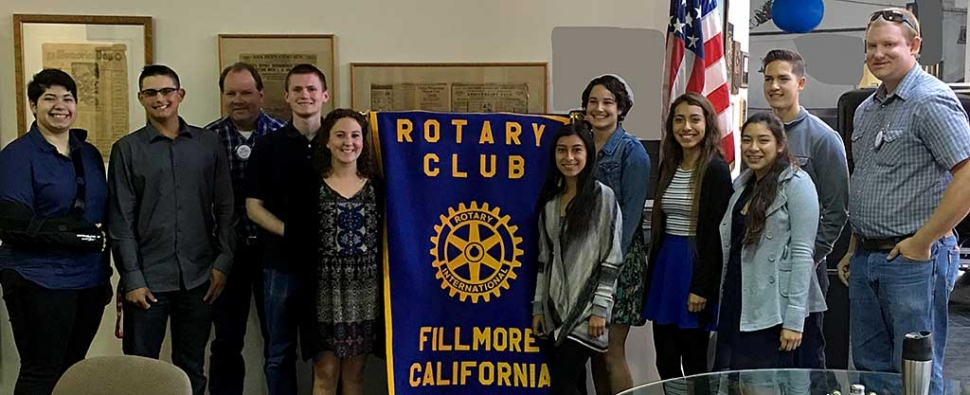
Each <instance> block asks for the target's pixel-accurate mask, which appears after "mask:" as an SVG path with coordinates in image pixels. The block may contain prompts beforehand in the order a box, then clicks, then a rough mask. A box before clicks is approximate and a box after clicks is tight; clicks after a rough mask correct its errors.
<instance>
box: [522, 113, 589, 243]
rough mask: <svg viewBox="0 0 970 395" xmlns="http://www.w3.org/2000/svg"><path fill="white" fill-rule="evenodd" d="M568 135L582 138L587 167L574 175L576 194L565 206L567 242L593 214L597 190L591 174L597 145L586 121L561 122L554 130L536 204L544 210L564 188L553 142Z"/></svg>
mask: <svg viewBox="0 0 970 395" xmlns="http://www.w3.org/2000/svg"><path fill="white" fill-rule="evenodd" d="M568 136H579V139H580V140H582V141H583V145H584V146H585V147H586V166H584V167H583V169H582V170H580V171H579V175H578V176H577V177H576V196H575V197H573V200H572V201H570V202H569V205H567V206H566V234H565V235H564V236H565V240H566V243H569V242H570V241H573V240H574V239H575V238H576V237H577V236H579V235H580V234H581V232H582V231H584V230H586V229H587V228H588V227H589V225H590V223H591V222H592V220H593V214H594V213H593V211H594V210H592V207H596V204H595V203H594V202H595V201H596V196H597V195H598V192H599V191H598V190H597V187H596V182H595V177H593V173H594V169H595V168H596V146H595V145H594V144H593V132H592V131H591V128H590V126H589V124H588V123H587V122H586V121H579V122H573V123H570V124H568V125H564V126H563V127H562V128H560V129H559V131H558V132H556V138H555V139H553V145H552V149H551V150H549V151H550V152H549V165H550V166H549V172H548V173H547V174H546V181H545V183H543V185H542V191H541V192H539V201H538V204H537V210H538V211H539V214H540V215H542V213H544V212H545V210H543V208H544V207H545V205H546V203H547V202H549V201H550V200H552V199H554V198H555V197H556V196H558V195H560V194H561V193H563V191H564V190H565V189H566V182H565V177H564V176H563V175H562V172H560V171H559V167H558V166H557V165H556V144H558V143H559V140H560V139H562V138H564V137H568Z"/></svg>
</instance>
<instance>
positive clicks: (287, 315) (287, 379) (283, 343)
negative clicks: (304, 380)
mask: <svg viewBox="0 0 970 395" xmlns="http://www.w3.org/2000/svg"><path fill="white" fill-rule="evenodd" d="M263 284H264V292H263V295H264V298H265V300H264V302H265V310H266V330H267V332H268V334H269V341H268V343H267V345H266V365H265V372H266V384H267V386H268V387H269V395H296V393H297V385H296V344H297V333H298V331H299V323H300V320H301V319H300V316H301V315H302V314H301V313H303V310H302V308H301V307H300V306H301V304H300V299H301V296H304V295H302V293H303V290H304V288H305V287H304V280H303V279H301V278H300V275H299V274H297V273H293V272H284V271H279V270H276V269H264V270H263Z"/></svg>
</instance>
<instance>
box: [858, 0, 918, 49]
mask: <svg viewBox="0 0 970 395" xmlns="http://www.w3.org/2000/svg"><path fill="white" fill-rule="evenodd" d="M882 11H895V12H898V13H900V14H903V16H905V17H906V20H908V21H909V22H910V23H912V25H909V24H907V23H906V22H893V21H889V20H886V19H885V18H882V17H880V18H877V19H876V20H874V21H871V22H869V24H868V25H866V32H868V31H869V27H871V26H872V25H874V24H883V23H893V24H899V25H904V26H905V29H903V31H904V33H903V35H904V36H906V43H907V44H909V43H912V42H913V39H915V38H916V37H920V36H921V35H922V31H923V30H922V29H920V26H919V20H918V19H916V14H913V12H912V11H910V10H907V9H905V8H899V7H889V8H883V9H881V10H879V11H876V12H874V13H873V14H875V13H877V12H882Z"/></svg>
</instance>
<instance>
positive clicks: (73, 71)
mask: <svg viewBox="0 0 970 395" xmlns="http://www.w3.org/2000/svg"><path fill="white" fill-rule="evenodd" d="M13 33H14V34H13V36H14V69H15V74H16V77H15V78H16V83H17V84H16V91H17V133H18V134H20V135H22V134H24V133H26V132H27V129H28V127H29V125H30V120H32V119H33V114H32V113H31V111H30V108H29V100H28V98H27V85H28V83H29V81H30V80H31V79H32V78H33V75H34V74H35V73H37V72H39V71H40V70H41V69H43V68H45V67H51V68H59V69H61V70H64V71H65V72H67V73H68V74H70V75H71V76H72V78H73V79H74V80H75V82H76V83H77V85H78V97H77V98H76V99H77V102H78V109H77V114H78V118H77V120H76V121H75V123H74V125H73V126H74V127H77V128H82V129H86V130H87V131H88V141H89V142H91V143H92V144H94V145H95V146H96V147H98V149H99V150H101V153H102V155H105V156H106V157H107V155H108V152H110V148H111V145H112V144H114V141H116V140H117V139H119V138H121V137H122V136H124V135H126V134H128V133H129V132H131V130H133V129H135V128H136V126H137V125H138V124H139V123H141V122H144V110H143V109H142V107H141V106H140V105H139V104H138V102H137V100H135V93H136V91H137V90H138V89H137V88H138V74H139V73H140V72H141V69H142V68H143V67H144V66H145V65H148V64H152V61H153V58H154V44H153V41H152V37H153V36H152V35H153V26H152V18H151V17H148V16H117V15H50V14H14V15H13Z"/></svg>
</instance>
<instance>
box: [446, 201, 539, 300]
mask: <svg viewBox="0 0 970 395" xmlns="http://www.w3.org/2000/svg"><path fill="white" fill-rule="evenodd" d="M440 218H441V225H435V227H434V231H435V235H434V236H432V237H431V243H432V244H433V245H434V248H432V249H431V256H432V257H434V262H432V265H433V266H434V267H435V268H436V269H437V271H438V272H437V273H436V274H435V278H437V279H439V280H441V289H447V290H448V295H449V296H451V297H455V295H458V297H459V299H460V300H461V301H462V302H464V301H466V300H468V299H469V298H471V300H472V303H478V299H479V298H484V299H485V301H486V302H488V301H489V299H490V298H491V296H492V295H495V297H496V298H497V297H499V296H501V295H502V289H509V280H512V279H515V278H516V275H515V271H514V270H515V268H517V267H520V266H522V264H521V263H520V262H519V260H518V258H519V257H521V256H522V250H520V249H519V248H518V247H519V244H520V243H522V238H521V237H516V236H515V232H516V231H517V230H518V227H516V226H513V225H509V219H510V217H509V216H508V215H506V216H504V217H503V216H502V215H501V211H500V210H499V208H498V207H494V208H489V207H488V203H483V204H482V205H481V207H479V206H478V203H476V202H471V204H470V205H469V206H465V204H464V203H459V204H458V210H455V209H454V208H453V207H449V208H448V215H447V216H445V215H442V216H441V217H440Z"/></svg>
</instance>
